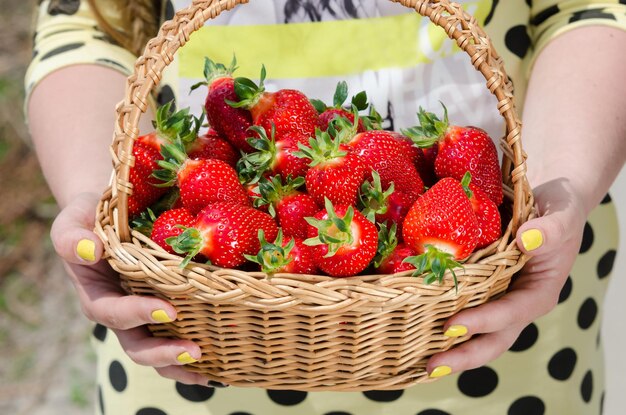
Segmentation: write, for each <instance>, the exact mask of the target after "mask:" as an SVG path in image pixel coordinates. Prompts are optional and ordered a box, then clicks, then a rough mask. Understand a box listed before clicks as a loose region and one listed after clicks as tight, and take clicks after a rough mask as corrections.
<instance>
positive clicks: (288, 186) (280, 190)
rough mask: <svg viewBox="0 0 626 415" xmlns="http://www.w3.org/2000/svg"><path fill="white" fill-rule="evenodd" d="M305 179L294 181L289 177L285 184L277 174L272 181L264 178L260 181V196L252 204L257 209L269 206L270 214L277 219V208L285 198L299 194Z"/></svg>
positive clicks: (297, 178)
mask: <svg viewBox="0 0 626 415" xmlns="http://www.w3.org/2000/svg"><path fill="white" fill-rule="evenodd" d="M304 183H305V180H304V177H296V178H295V179H292V178H291V176H287V177H286V178H285V181H284V183H283V179H282V177H281V176H280V175H279V174H277V175H276V176H273V177H272V178H271V179H268V178H265V177H262V178H261V179H260V180H259V189H258V190H259V194H260V196H256V197H255V198H254V200H253V202H252V204H253V205H254V207H255V208H260V207H261V206H265V205H267V206H268V213H269V214H270V215H271V216H272V217H276V206H277V205H278V203H280V201H281V200H283V199H284V198H285V197H287V196H290V195H293V194H297V193H299V192H298V190H297V189H298V188H300V187H302V186H304Z"/></svg>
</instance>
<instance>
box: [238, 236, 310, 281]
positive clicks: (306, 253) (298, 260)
mask: <svg viewBox="0 0 626 415" xmlns="http://www.w3.org/2000/svg"><path fill="white" fill-rule="evenodd" d="M258 236H259V242H260V244H261V249H260V250H259V253H258V254H256V256H252V255H244V256H245V257H246V259H248V261H251V262H254V263H255V264H259V267H260V269H261V272H264V273H266V274H268V276H272V275H274V274H278V273H281V272H285V273H290V274H315V272H316V271H317V265H316V264H315V261H314V257H313V249H312V248H311V247H310V246H307V245H305V244H304V243H303V241H302V239H300V238H288V239H285V240H283V233H282V230H281V229H279V230H278V236H276V240H275V241H274V243H269V242H267V241H266V240H265V233H264V232H263V229H259V235H258Z"/></svg>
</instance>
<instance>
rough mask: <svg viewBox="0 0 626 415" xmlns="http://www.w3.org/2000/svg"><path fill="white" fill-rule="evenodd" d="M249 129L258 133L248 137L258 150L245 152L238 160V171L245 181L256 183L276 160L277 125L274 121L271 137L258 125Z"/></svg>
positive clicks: (249, 142) (253, 146)
mask: <svg viewBox="0 0 626 415" xmlns="http://www.w3.org/2000/svg"><path fill="white" fill-rule="evenodd" d="M249 130H250V131H253V132H255V133H256V134H257V135H256V137H254V136H253V137H248V138H247V139H246V141H247V142H248V144H250V146H251V147H252V148H254V149H255V150H256V151H253V152H250V153H245V154H243V156H242V157H241V158H240V159H239V160H238V161H237V172H238V173H239V177H240V178H241V180H242V181H243V182H244V183H247V184H255V183H257V182H258V181H259V179H260V178H261V177H262V176H263V174H264V173H265V172H267V171H268V170H271V169H272V167H273V165H274V163H275V162H276V139H275V135H276V127H275V126H274V123H272V130H271V132H270V137H268V136H267V133H266V132H265V128H263V127H260V126H258V125H253V126H251V127H250V128H249Z"/></svg>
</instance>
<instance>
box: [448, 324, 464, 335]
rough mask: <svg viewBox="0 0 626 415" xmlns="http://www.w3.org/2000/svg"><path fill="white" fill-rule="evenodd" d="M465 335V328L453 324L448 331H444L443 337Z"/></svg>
mask: <svg viewBox="0 0 626 415" xmlns="http://www.w3.org/2000/svg"><path fill="white" fill-rule="evenodd" d="M466 334H467V327H465V326H463V325H461V324H455V325H454V326H450V327H448V330H446V332H445V333H443V335H444V336H448V337H461V336H465V335H466Z"/></svg>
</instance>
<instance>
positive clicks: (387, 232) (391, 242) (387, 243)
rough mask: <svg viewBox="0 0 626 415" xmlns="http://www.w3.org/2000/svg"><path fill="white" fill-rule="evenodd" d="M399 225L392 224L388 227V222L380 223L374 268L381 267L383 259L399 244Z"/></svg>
mask: <svg viewBox="0 0 626 415" xmlns="http://www.w3.org/2000/svg"><path fill="white" fill-rule="evenodd" d="M396 233H397V225H396V224H395V223H392V224H391V227H390V228H387V223H386V222H385V223H380V224H378V248H377V249H376V256H374V268H379V267H380V266H381V265H382V263H383V261H385V259H387V258H388V257H389V255H391V254H392V253H393V251H394V250H395V249H396V248H397V246H398V235H397V234H396Z"/></svg>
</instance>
